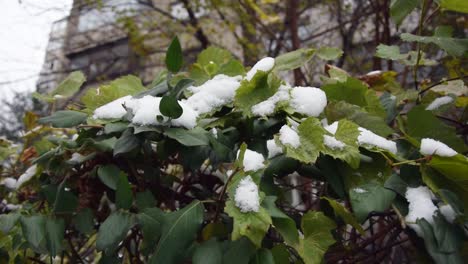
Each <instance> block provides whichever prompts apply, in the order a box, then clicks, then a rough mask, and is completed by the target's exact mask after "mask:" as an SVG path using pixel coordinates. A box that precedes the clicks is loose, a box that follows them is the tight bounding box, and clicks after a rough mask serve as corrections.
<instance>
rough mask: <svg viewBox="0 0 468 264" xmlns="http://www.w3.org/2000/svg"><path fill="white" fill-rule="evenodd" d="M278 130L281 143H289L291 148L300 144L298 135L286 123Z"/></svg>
mask: <svg viewBox="0 0 468 264" xmlns="http://www.w3.org/2000/svg"><path fill="white" fill-rule="evenodd" d="M279 132H280V136H279V140H280V141H281V143H283V145H286V144H289V145H291V146H292V147H293V148H298V147H299V146H300V145H301V140H300V138H299V135H298V134H297V132H296V131H294V130H293V129H292V128H290V127H289V126H288V125H284V126H282V127H281V129H280V131H279Z"/></svg>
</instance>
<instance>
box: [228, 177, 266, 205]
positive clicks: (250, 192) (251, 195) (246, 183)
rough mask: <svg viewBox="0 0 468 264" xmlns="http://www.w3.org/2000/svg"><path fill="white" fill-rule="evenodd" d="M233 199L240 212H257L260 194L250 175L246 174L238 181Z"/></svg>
mask: <svg viewBox="0 0 468 264" xmlns="http://www.w3.org/2000/svg"><path fill="white" fill-rule="evenodd" d="M234 201H235V203H236V206H237V207H238V208H239V209H240V211H241V212H242V213H248V212H258V210H259V209H260V196H259V194H258V186H257V184H255V182H253V180H252V177H250V176H247V177H245V178H243V179H242V180H241V181H240V182H239V185H238V186H237V189H236V193H235V195H234Z"/></svg>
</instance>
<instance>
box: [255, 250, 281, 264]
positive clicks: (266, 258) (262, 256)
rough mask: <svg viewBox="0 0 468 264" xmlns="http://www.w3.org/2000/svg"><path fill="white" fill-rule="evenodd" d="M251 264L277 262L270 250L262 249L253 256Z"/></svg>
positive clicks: (271, 263) (272, 263)
mask: <svg viewBox="0 0 468 264" xmlns="http://www.w3.org/2000/svg"><path fill="white" fill-rule="evenodd" d="M249 264H275V260H274V258H273V254H271V251H270V250H268V249H266V248H261V249H259V250H257V253H255V255H253V257H252V259H251V260H250V262H249Z"/></svg>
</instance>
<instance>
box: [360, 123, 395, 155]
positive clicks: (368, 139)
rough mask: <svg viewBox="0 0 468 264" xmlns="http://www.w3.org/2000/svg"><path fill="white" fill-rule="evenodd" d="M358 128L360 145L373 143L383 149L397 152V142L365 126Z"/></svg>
mask: <svg viewBox="0 0 468 264" xmlns="http://www.w3.org/2000/svg"><path fill="white" fill-rule="evenodd" d="M358 129H359V131H360V134H359V136H358V142H359V144H360V145H364V144H367V145H372V146H375V147H379V148H381V149H385V150H387V151H389V152H391V153H393V154H396V153H397V146H396V143H395V142H393V141H391V140H388V139H386V138H384V137H381V136H379V135H376V134H374V132H372V131H370V130H367V129H365V128H362V127H359V128H358Z"/></svg>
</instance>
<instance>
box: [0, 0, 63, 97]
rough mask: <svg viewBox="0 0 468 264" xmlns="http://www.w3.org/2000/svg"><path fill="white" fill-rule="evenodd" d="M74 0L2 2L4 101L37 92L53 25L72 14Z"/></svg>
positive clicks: (0, 55) (1, 83)
mask: <svg viewBox="0 0 468 264" xmlns="http://www.w3.org/2000/svg"><path fill="white" fill-rule="evenodd" d="M71 3H72V0H0V10H2V15H1V16H0V98H5V97H6V98H10V96H11V94H12V92H11V91H33V90H34V89H35V83H36V80H37V76H38V74H39V71H40V69H41V66H42V63H43V60H44V55H45V49H46V47H47V42H48V39H49V32H50V28H51V25H52V22H54V21H56V20H59V19H61V18H63V17H65V16H67V15H68V12H69V11H70V7H71Z"/></svg>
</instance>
